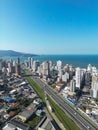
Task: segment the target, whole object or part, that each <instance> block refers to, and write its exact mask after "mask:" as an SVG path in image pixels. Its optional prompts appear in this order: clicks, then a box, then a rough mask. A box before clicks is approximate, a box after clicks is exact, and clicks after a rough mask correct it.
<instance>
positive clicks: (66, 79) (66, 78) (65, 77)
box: [62, 72, 69, 82]
mask: <svg viewBox="0 0 98 130" xmlns="http://www.w3.org/2000/svg"><path fill="white" fill-rule="evenodd" d="M68 80H69V73H68V72H65V74H64V75H62V81H64V82H67V81H68Z"/></svg>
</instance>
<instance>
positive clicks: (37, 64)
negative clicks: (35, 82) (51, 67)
mask: <svg viewBox="0 0 98 130" xmlns="http://www.w3.org/2000/svg"><path fill="white" fill-rule="evenodd" d="M39 65H40V62H39V61H35V60H34V61H33V66H32V69H33V72H36V71H37V70H38V66H39Z"/></svg>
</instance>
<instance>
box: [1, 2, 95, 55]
mask: <svg viewBox="0 0 98 130" xmlns="http://www.w3.org/2000/svg"><path fill="white" fill-rule="evenodd" d="M97 34H98V0H93V1H92V0H82V1H78V0H74V2H73V0H49V1H48V0H47V1H46V0H36V1H35V0H29V2H28V1H27V0H14V1H13V0H0V50H15V51H19V52H25V53H33V54H98V36H97Z"/></svg>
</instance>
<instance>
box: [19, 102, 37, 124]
mask: <svg viewBox="0 0 98 130" xmlns="http://www.w3.org/2000/svg"><path fill="white" fill-rule="evenodd" d="M36 110H37V105H35V104H33V103H32V104H30V105H29V106H28V107H27V108H26V109H25V110H24V111H23V112H21V113H20V114H19V115H18V117H19V118H20V119H21V121H23V122H26V121H27V120H28V119H29V118H30V117H31V116H32V115H33V114H34V113H35V112H36Z"/></svg>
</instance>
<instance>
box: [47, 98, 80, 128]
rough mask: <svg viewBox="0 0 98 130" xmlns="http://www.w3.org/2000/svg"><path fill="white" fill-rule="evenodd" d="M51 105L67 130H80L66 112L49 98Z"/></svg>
mask: <svg viewBox="0 0 98 130" xmlns="http://www.w3.org/2000/svg"><path fill="white" fill-rule="evenodd" d="M48 100H49V103H50V105H51V106H52V108H53V110H54V113H55V115H56V116H57V117H58V119H59V120H60V121H61V122H62V124H63V125H64V126H65V128H66V129H67V130H80V129H79V127H78V126H77V125H76V124H75V123H74V122H73V121H72V120H71V119H70V118H69V117H68V116H67V115H66V114H65V113H64V111H63V110H62V109H61V108H60V107H59V106H58V105H57V104H56V103H55V102H54V101H53V100H52V99H51V98H49V97H48Z"/></svg>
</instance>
